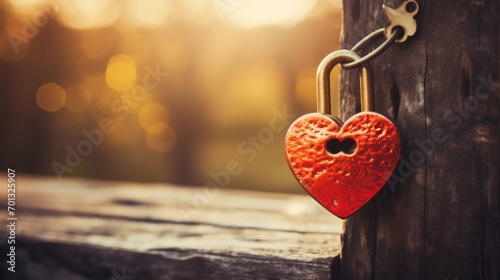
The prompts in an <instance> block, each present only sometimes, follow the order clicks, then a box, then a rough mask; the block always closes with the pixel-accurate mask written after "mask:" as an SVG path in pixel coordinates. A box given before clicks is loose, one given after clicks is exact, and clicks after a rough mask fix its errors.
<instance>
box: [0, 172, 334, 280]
mask: <svg viewBox="0 0 500 280" xmlns="http://www.w3.org/2000/svg"><path fill="white" fill-rule="evenodd" d="M2 179H5V180H6V178H2ZM202 190H203V189H201V188H181V187H176V186H168V185H161V184H156V185H155V184H137V183H120V182H104V181H86V180H78V179H65V180H64V182H62V183H60V182H58V181H57V179H48V178H37V177H28V176H25V175H20V176H18V194H17V197H18V200H17V203H18V205H17V207H16V209H17V216H18V217H19V221H18V227H17V234H18V237H17V244H16V245H17V246H16V255H17V260H16V263H17V265H16V268H17V272H16V274H12V273H10V272H7V270H6V265H5V260H4V258H5V257H2V264H1V266H2V267H1V268H2V270H1V271H0V278H1V279H65V280H72V279H112V278H113V277H114V275H113V270H114V271H116V272H115V273H118V275H121V274H122V270H123V269H125V271H126V274H127V275H130V276H135V278H134V279H136V280H137V279H330V274H331V272H330V267H331V265H332V260H333V258H334V257H335V256H337V255H338V254H339V253H340V236H339V234H340V231H341V221H340V220H339V219H337V218H335V217H333V216H332V215H331V214H329V213H328V212H327V211H326V210H324V209H323V208H322V207H321V206H319V205H316V203H315V202H314V201H312V200H311V199H310V198H309V197H308V196H305V195H288V194H275V193H260V192H251V191H240V190H227V189H221V190H220V191H219V192H218V194H217V195H213V196H212V197H211V198H210V199H209V201H208V204H203V207H201V206H200V205H198V207H196V206H193V205H195V204H193V199H194V197H196V193H197V192H199V191H202ZM6 201H7V200H6V197H5V194H4V193H2V194H1V197H0V202H1V203H2V206H1V207H2V208H3V207H4V206H5V205H3V204H4V203H5V202H6ZM195 202H196V200H195ZM195 210H196V211H195ZM186 211H191V212H190V213H191V215H185V212H186ZM1 215H2V216H1V217H0V218H1V219H2V220H5V212H3V213H1ZM1 231H3V232H0V235H2V236H3V235H4V233H5V231H4V229H3V228H2V229H1ZM0 250H1V252H6V251H7V248H6V244H5V242H1V245H0ZM2 255H5V254H3V253H2ZM115 278H116V276H115ZM124 279H126V278H124Z"/></svg>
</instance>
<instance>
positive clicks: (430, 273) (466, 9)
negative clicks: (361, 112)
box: [341, 0, 500, 279]
mask: <svg viewBox="0 0 500 280" xmlns="http://www.w3.org/2000/svg"><path fill="white" fill-rule="evenodd" d="M383 2H384V1H382V0H375V1H361V0H352V1H344V30H343V43H342V45H343V47H345V48H350V47H352V46H353V45H354V44H355V43H356V42H358V41H359V40H360V39H361V38H363V37H364V36H365V35H366V34H368V33H370V32H371V31H373V30H375V29H377V28H380V27H383V26H385V24H386V23H387V21H386V19H385V15H384V14H383V11H382V3H383ZM418 2H419V5H420V11H419V14H418V15H417V16H416V19H417V21H418V30H417V33H416V34H415V36H414V37H411V38H410V39H409V40H408V41H407V42H405V43H403V44H396V45H394V46H392V47H390V48H389V49H388V50H387V51H386V52H385V53H384V54H382V55H381V56H380V57H378V58H376V59H375V60H374V61H373V62H372V63H371V65H372V68H373V72H374V85H375V87H374V88H375V101H376V111H377V112H380V113H383V114H386V115H388V116H390V117H392V118H393V119H395V120H396V123H397V126H398V128H399V130H400V134H401V139H402V153H401V159H400V162H399V166H398V167H397V168H396V171H395V173H394V175H395V176H393V177H392V178H391V179H390V180H389V182H388V184H387V185H386V187H385V188H384V189H383V190H382V191H381V192H380V193H379V194H378V195H377V196H376V197H375V199H374V200H372V201H371V202H370V203H369V204H368V205H366V206H365V207H364V208H362V209H361V211H360V212H358V213H357V214H355V215H353V216H352V217H351V218H349V219H348V220H347V222H346V225H345V230H344V232H343V235H342V243H343V248H342V254H341V257H342V261H341V267H342V278H343V279H499V278H500V193H499V189H500V140H499V139H500V123H499V119H500V115H499V110H500V71H499V69H500V53H499V50H500V49H499V46H500V18H499V15H500V1H450V0H445V1H418ZM401 3H402V1H385V4H388V5H390V6H392V7H396V6H398V5H400V4H401ZM380 42H381V41H380V40H379V41H377V42H374V44H373V45H372V46H371V47H373V46H375V45H376V44H379V43H380ZM366 51H369V50H364V52H366ZM342 79H343V82H342V88H341V92H342V108H343V112H344V114H343V119H346V118H347V117H348V116H351V115H352V114H354V112H355V111H356V110H357V108H359V97H358V96H359V87H358V79H359V78H358V73H357V71H344V72H343V75H342Z"/></svg>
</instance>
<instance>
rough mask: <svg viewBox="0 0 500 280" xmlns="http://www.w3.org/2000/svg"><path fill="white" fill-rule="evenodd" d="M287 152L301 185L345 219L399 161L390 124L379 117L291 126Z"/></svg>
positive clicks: (308, 120)
mask: <svg viewBox="0 0 500 280" xmlns="http://www.w3.org/2000/svg"><path fill="white" fill-rule="evenodd" d="M285 150H286V158H287V160H288V165H289V166H290V169H291V170H292V172H293V175H294V176H295V178H296V179H297V180H298V181H299V183H300V185H302V187H303V188H304V189H305V190H306V191H307V192H308V193H309V194H310V195H311V196H312V197H313V198H314V199H316V201H318V202H319V203H320V204H321V205H322V206H323V207H325V208H326V209H328V210H329V211H330V212H332V213H333V214H335V215H336V216H338V217H340V218H343V219H344V218H347V217H349V216H350V215H352V214H354V213H355V212H356V211H357V210H359V209H360V208H361V207H362V206H363V205H365V204H366V203H367V202H368V201H369V200H370V199H371V198H372V197H373V196H374V195H375V194H376V193H377V192H378V191H379V190H380V189H381V188H382V186H383V185H384V184H385V182H386V181H387V179H388V178H389V177H390V175H391V174H392V171H393V170H394V168H395V167H396V164H397V162H398V159H399V153H400V140H399V132H398V130H397V128H396V126H395V125H394V123H393V122H392V121H391V120H389V119H388V118H386V117H384V116H383V115H381V114H378V113H374V112H361V113H358V114H356V115H354V116H352V117H351V118H349V119H348V120H347V121H346V122H345V124H344V125H342V122H341V121H340V120H339V119H337V118H335V117H332V116H330V115H326V114H322V113H311V114H307V115H304V116H302V117H300V118H298V119H297V120H296V121H295V122H293V123H292V125H291V126H290V128H289V130H288V133H287V135H286V140H285Z"/></svg>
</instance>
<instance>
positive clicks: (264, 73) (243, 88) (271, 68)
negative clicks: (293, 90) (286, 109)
mask: <svg viewBox="0 0 500 280" xmlns="http://www.w3.org/2000/svg"><path fill="white" fill-rule="evenodd" d="M286 92H287V90H286V78H285V77H284V76H283V74H282V72H281V71H280V69H279V68H278V67H276V66H275V65H273V64H257V65H253V66H247V67H245V68H243V69H238V71H235V73H234V74H233V75H231V76H229V77H228V79H227V89H226V90H225V91H224V92H223V93H222V94H221V95H220V96H218V97H215V96H214V101H215V102H216V105H215V108H214V112H213V114H214V116H216V118H217V121H218V123H220V124H224V125H227V124H235V123H241V122H248V121H249V118H248V116H252V118H251V120H252V121H255V122H256V123H257V122H261V121H264V122H267V121H268V119H269V116H267V115H266V114H267V112H271V111H272V109H273V108H276V107H277V106H279V105H280V104H283V103H284V102H285V101H284V98H285V93H286ZM221 108H224V110H221Z"/></svg>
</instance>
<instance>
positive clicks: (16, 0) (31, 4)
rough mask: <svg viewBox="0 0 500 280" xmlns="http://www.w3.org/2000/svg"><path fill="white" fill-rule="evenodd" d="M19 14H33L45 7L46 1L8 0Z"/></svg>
mask: <svg viewBox="0 0 500 280" xmlns="http://www.w3.org/2000/svg"><path fill="white" fill-rule="evenodd" d="M7 2H8V3H9V4H11V5H12V6H13V7H14V8H15V9H16V10H17V11H18V12H21V13H32V12H34V11H36V10H38V9H40V7H42V6H43V5H44V3H45V2H46V0H7Z"/></svg>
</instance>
